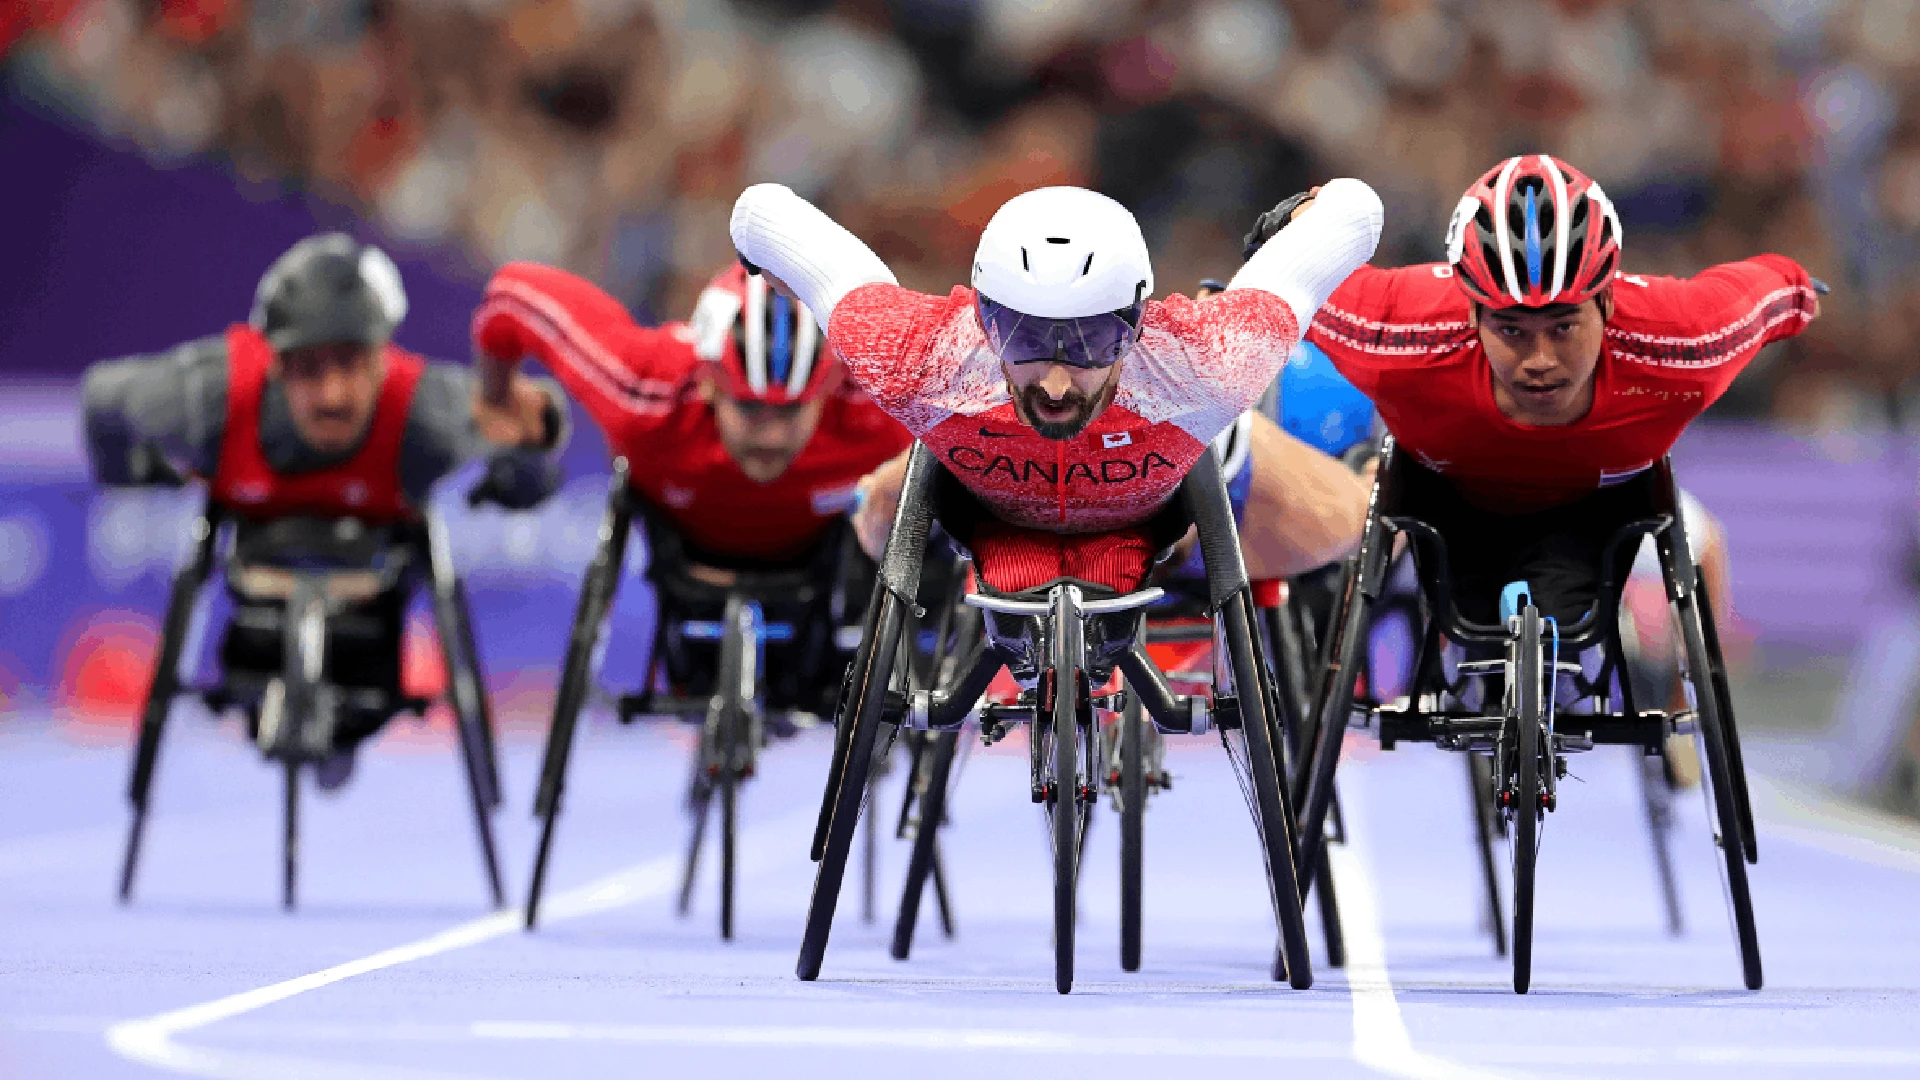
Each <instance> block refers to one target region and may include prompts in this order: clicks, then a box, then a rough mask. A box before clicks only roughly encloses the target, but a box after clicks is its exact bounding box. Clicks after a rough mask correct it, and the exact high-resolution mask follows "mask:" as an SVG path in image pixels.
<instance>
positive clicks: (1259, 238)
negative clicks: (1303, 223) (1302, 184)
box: [1240, 191, 1313, 259]
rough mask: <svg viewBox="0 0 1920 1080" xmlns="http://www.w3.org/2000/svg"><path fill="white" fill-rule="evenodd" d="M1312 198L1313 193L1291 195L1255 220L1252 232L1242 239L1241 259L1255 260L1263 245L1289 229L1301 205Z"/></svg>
mask: <svg viewBox="0 0 1920 1080" xmlns="http://www.w3.org/2000/svg"><path fill="white" fill-rule="evenodd" d="M1311 198H1313V193H1312V192H1310V191H1303V192H1301V193H1299V194H1298V195H1289V196H1287V197H1286V198H1284V199H1281V200H1280V204H1279V205H1278V206H1275V207H1274V208H1273V209H1271V210H1269V211H1267V212H1266V213H1264V214H1261V215H1260V216H1259V217H1257V218H1254V219H1253V229H1252V231H1250V232H1248V233H1247V235H1246V236H1244V237H1242V238H1241V241H1240V242H1241V243H1242V244H1243V245H1244V248H1243V250H1242V251H1241V253H1240V257H1241V258H1243V259H1251V258H1253V253H1254V252H1256V251H1259V250H1260V247H1261V245H1263V244H1265V243H1266V242H1267V241H1269V240H1271V239H1273V234H1274V233H1277V232H1279V231H1280V230H1281V229H1284V228H1286V227H1287V223H1288V222H1290V221H1292V220H1293V214H1294V211H1296V210H1298V209H1300V204H1301V203H1303V202H1306V201H1307V200H1308V199H1311Z"/></svg>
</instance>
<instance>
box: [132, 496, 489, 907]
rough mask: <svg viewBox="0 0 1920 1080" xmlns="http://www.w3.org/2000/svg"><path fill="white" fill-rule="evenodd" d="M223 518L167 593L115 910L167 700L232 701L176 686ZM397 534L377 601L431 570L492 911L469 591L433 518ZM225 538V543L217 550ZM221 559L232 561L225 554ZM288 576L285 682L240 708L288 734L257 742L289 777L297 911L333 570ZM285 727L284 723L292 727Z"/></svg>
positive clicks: (225, 694)
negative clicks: (396, 557) (401, 557)
mask: <svg viewBox="0 0 1920 1080" xmlns="http://www.w3.org/2000/svg"><path fill="white" fill-rule="evenodd" d="M229 517H230V515H229V512H228V511H227V510H226V509H225V508H224V507H221V506H219V505H217V504H214V503H209V504H208V505H207V507H206V509H205V510H204V511H203V512H202V514H201V515H200V517H199V518H198V519H197V520H196V521H195V522H194V526H193V542H192V546H191V549H190V550H189V552H188V555H187V557H186V559H185V560H184V561H183V562H182V564H181V565H180V567H179V568H178V569H177V570H176V571H175V572H174V576H173V582H172V585H171V587H170V589H169V592H168V598H167V608H166V614H165V617H164V620H163V623H162V630H161V635H160V645H159V655H158V658H157V660H156V663H155V667H154V674H153V679H152V682H151V684H150V685H149V687H148V690H147V697H146V701H145V702H144V703H143V705H142V707H141V710H140V728H139V735H138V737H137V739H136V741H135V744H134V755H133V771H132V777H131V780H130V782H129V784H128V791H127V797H128V801H129V802H131V803H132V807H133V817H132V822H131V824H130V825H129V828H128V833H127V845H126V851H125V855H124V857H123V859H122V862H121V869H120V901H121V902H122V903H128V902H130V901H131V900H132V898H133V882H134V876H135V873H136V872H137V870H138V867H139V861H140V851H141V845H142V843H143V841H144V838H145V835H146V823H147V810H148V805H149V799H150V796H151V794H152V787H153V776H154V770H155V768H156V766H157V764H158V760H159V753H160V740H161V736H162V735H163V733H164V732H165V729H166V724H167V720H168V717H169V715H170V713H171V711H172V706H173V703H174V701H175V700H176V699H178V698H180V697H182V696H186V695H195V696H198V697H200V698H201V699H202V700H203V701H205V702H207V703H208V704H209V705H211V706H216V707H224V706H225V705H227V704H231V703H233V702H234V701H235V700H236V699H235V696H234V695H233V694H232V693H231V692H230V687H229V682H228V680H227V679H223V680H222V681H221V682H220V683H218V684H216V685H211V686H197V685H191V684H190V680H187V679H183V678H182V677H181V674H180V666H181V662H182V660H183V658H185V657H187V656H188V655H189V654H190V653H192V652H197V642H193V641H191V640H190V639H193V638H196V637H197V636H198V635H197V634H195V633H194V621H195V614H196V612H197V610H198V608H199V605H200V602H201V600H202V589H203V588H204V587H205V585H206V583H207V579H208V578H209V577H211V576H212V574H213V571H214V566H215V563H216V561H218V560H219V558H220V556H221V551H222V548H223V546H225V547H227V548H231V547H232V541H231V539H230V538H231V535H232V533H233V531H234V530H233V529H232V528H226V526H227V525H229V524H233V525H234V526H235V528H237V527H238V525H237V520H235V521H232V522H230V521H229ZM398 530H399V539H398V541H397V544H396V545H395V546H397V547H401V548H405V549H407V551H408V553H409V565H407V566H406V567H404V568H402V569H401V570H400V571H399V573H398V575H397V576H396V577H395V578H394V579H393V580H390V581H385V582H383V584H382V587H381V595H384V594H385V593H386V591H387V590H388V589H404V590H409V591H410V590H411V589H413V588H414V587H415V585H416V583H417V577H416V575H417V574H418V567H419V566H422V565H424V566H425V567H426V577H427V584H428V587H429V592H430V598H431V603H432V609H433V617H434V623H435V626H436V628H437V629H438V630H439V635H438V636H439V639H440V648H441V656H442V659H443V661H444V662H445V664H446V668H447V700H448V704H449V705H450V706H451V707H452V709H453V713H454V718H455V724H454V730H455V734H456V736H457V738H458V739H459V743H460V756H461V762H462V765H463V766H464V769H465V772H466V777H467V790H468V794H469V797H470V799H471V802H472V807H473V814H474V824H475V829H476V832H477V834H478V837H479V841H480V855H481V860H482V863H483V865H484V870H485V873H486V878H487V887H488V890H489V892H490V894H491V896H492V899H493V904H494V907H496V908H499V907H502V906H504V905H505V902H506V901H505V893H504V891H503V890H502V888H501V884H500V867H499V858H498V855H497V847H496V845H495V843H494V837H493V825H492V820H491V814H492V812H493V810H494V809H495V808H497V807H498V806H499V805H500V774H499V766H498V764H497V762H498V751H497V749H496V739H495V732H494V723H493V711H492V704H491V702H490V700H489V699H488V696H487V692H486V687H485V684H484V682H483V681H482V679H481V676H480V654H479V650H478V648H477V647H476V645H475V641H474V637H473V618H472V613H471V609H470V607H469V605H468V602H467V594H466V587H465V585H464V584H463V583H462V582H461V581H460V579H459V577H458V575H456V574H455V572H454V569H453V558H452V551H451V548H450V547H449V544H448V540H447V532H446V526H445V524H444V523H443V522H442V521H441V520H440V518H439V515H438V514H436V513H434V512H433V511H431V510H429V511H428V512H427V513H426V514H425V515H424V516H423V517H422V519H421V520H420V521H418V522H406V523H401V524H400V525H399V526H398ZM223 537H227V538H229V539H228V540H227V542H226V543H225V544H224V545H223V542H222V540H223ZM228 558H229V561H230V562H231V560H232V558H233V555H232V553H231V552H229V555H228ZM287 573H289V574H290V575H291V576H292V578H293V579H294V587H293V590H292V594H291V595H290V596H289V597H288V599H287V600H286V612H287V616H286V618H287V622H286V623H285V624H284V626H283V628H282V636H283V639H284V642H285V649H286V662H285V664H284V665H283V667H282V675H281V677H280V678H279V679H276V680H274V682H273V683H270V684H269V689H268V691H267V693H268V694H269V695H272V694H273V690H272V687H274V686H279V687H280V688H281V694H280V697H281V700H280V701H278V702H262V703H261V704H259V705H254V704H248V705H246V708H247V709H248V711H249V712H250V713H253V714H254V715H255V716H256V717H259V715H260V713H262V712H265V711H267V709H268V708H269V706H271V707H272V708H273V709H275V710H277V712H276V716H277V717H278V718H279V720H278V722H277V723H276V724H275V725H274V726H275V727H276V728H283V729H284V732H285V733H284V734H282V733H281V731H279V730H276V731H264V730H263V732H262V734H261V738H260V741H261V743H262V750H263V751H264V752H265V753H266V754H267V756H268V757H270V758H273V759H276V760H278V761H280V763H281V765H282V767H283V770H284V774H285V783H284V789H285V790H284V799H283V828H282V834H281V835H282V846H281V867H282V871H281V904H282V906H283V907H285V908H286V909H287V910H292V908H293V907H294V898H295V888H296V884H297V876H298V854H299V809H300V787H299V771H300V766H301V765H303V764H307V763H310V762H312V761H313V760H315V755H317V754H319V753H321V752H323V751H324V749H325V748H322V747H316V746H308V745H304V743H305V741H306V740H303V739H302V738H300V736H301V735H302V734H303V733H304V732H305V728H306V717H305V715H304V714H305V713H306V712H307V711H309V710H310V709H312V708H314V707H316V706H317V702H318V699H319V697H320V696H321V695H324V694H326V693H327V692H328V691H329V690H331V687H330V686H329V685H328V684H326V683H325V682H323V681H321V680H320V679H319V678H318V676H317V674H315V673H318V672H320V671H322V670H323V666H322V664H323V658H324V650H325V647H326V639H327V634H326V620H327V619H328V618H329V617H330V616H331V614H332V612H331V610H330V605H329V603H328V602H327V599H326V593H327V589H326V585H327V578H328V577H329V574H330V573H331V572H329V571H308V570H289V571H287ZM395 647H396V648H398V647H401V643H400V642H396V643H395ZM195 659H197V657H195ZM430 704H431V702H429V701H426V700H422V699H417V698H404V697H403V698H396V699H394V700H391V701H383V702H382V703H381V706H382V707H385V708H390V710H391V711H389V712H388V713H387V717H388V719H391V718H392V716H393V715H394V714H395V713H398V712H401V711H403V710H405V711H411V712H413V713H414V714H415V715H416V716H418V715H421V714H422V713H424V712H425V710H426V709H427V707H428V706H429V705H430ZM288 720H291V725H290V726H288V724H287V721H288Z"/></svg>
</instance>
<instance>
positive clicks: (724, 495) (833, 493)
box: [473, 263, 912, 563]
mask: <svg viewBox="0 0 1920 1080" xmlns="http://www.w3.org/2000/svg"><path fill="white" fill-rule="evenodd" d="M473 339H474V343H475V344H476V345H477V346H478V347H479V348H480V349H481V350H482V351H483V352H485V353H486V354H488V355H490V356H500V357H521V356H535V357H538V358H539V359H540V361H541V362H542V363H543V364H545V365H546V366H547V369H548V370H550V371H552V372H553V374H554V376H555V377H556V378H558V379H559V380H560V382H561V384H562V385H564V386H565V387H566V389H567V392H568V393H569V394H571V395H572V396H573V398H574V399H575V400H576V401H579V402H580V403H581V405H583V406H584V407H585V408H586V410H587V412H588V414H589V415H591V416H592V417H593V420H594V422H595V423H596V424H598V425H599V426H600V429H601V431H603V432H604V433H605V434H606V437H607V443H608V445H609V446H611V447H612V448H613V452H614V453H616V454H619V455H621V456H623V457H625V458H626V459H627V461H628V462H629V463H630V464H631V465H632V467H633V473H632V476H633V486H634V488H635V489H636V490H638V491H639V492H640V493H641V494H642V495H643V496H644V497H645V498H646V499H647V501H648V502H649V503H650V504H651V505H652V506H653V507H654V508H655V509H656V510H657V511H658V512H659V513H661V514H662V515H664V517H665V518H666V520H667V521H668V522H669V523H670V524H671V525H672V526H673V528H674V529H675V530H676V531H677V532H679V533H680V535H682V536H683V537H685V538H686V539H687V541H688V542H689V543H690V544H691V545H693V547H694V548H696V549H697V550H698V551H699V552H702V553H706V554H709V555H712V556H719V557H724V558H726V559H729V560H742V561H752V562H760V563H784V562H790V561H792V560H795V559H798V558H800V557H802V556H804V555H805V554H806V552H807V551H808V549H810V548H811V547H813V545H815V544H816V543H818V542H819V540H820V539H821V537H822V536H823V535H824V534H825V533H826V531H827V529H828V527H829V526H830V525H831V524H832V523H833V521H834V520H835V519H836V518H839V517H841V516H842V515H844V514H845V513H846V512H847V511H848V510H849V509H851V508H852V506H853V497H854V488H855V485H856V484H857V483H858V482H859V480H860V478H861V477H863V476H865V475H866V474H867V473H869V472H872V471H873V470H874V469H875V468H878V467H879V466H880V465H881V464H882V463H883V462H885V461H886V460H887V459H888V458H891V457H893V456H894V455H896V454H898V453H900V451H902V450H904V449H906V448H907V446H908V445H909V444H910V443H911V442H912V439H911V438H910V437H909V436H908V435H907V433H906V432H905V431H904V430H902V429H901V427H900V425H899V424H896V423H894V422H893V421H892V420H890V419H888V418H887V416H886V414H885V413H883V412H881V411H880V409H879V408H878V407H876V406H875V405H874V403H873V401H872V399H870V398H868V397H867V396H866V395H865V394H862V393H860V392H859V391H858V390H856V389H854V388H853V387H851V386H847V387H844V388H843V389H841V390H838V391H836V392H834V393H833V394H831V395H830V396H829V397H828V399H827V401H826V407H825V411H824V412H823V413H822V414H821V417H820V426H819V427H818V428H817V429H816V430H815V431H814V434H813V438H812V439H811V440H809V441H808V443H807V445H806V447H805V448H804V449H803V450H801V451H800V453H799V455H798V456H797V457H795V458H794V459H793V464H792V465H790V466H789V467H788V468H787V471H786V472H784V473H782V474H781V475H780V476H779V478H778V479H775V480H773V481H772V482H770V483H766V484H761V483H757V482H755V481H753V480H751V479H749V478H748V477H747V475H746V474H745V473H743V472H741V471H740V466H739V465H738V464H736V463H735V462H734V460H733V457H732V456H731V455H730V454H728V453H727V450H726V448H725V447H724V446H723V445H722V444H721V442H720V433H719V429H718V428H717V427H716V425H715V422H714V419H713V410H712V408H711V406H709V405H708V404H707V403H706V402H705V401H703V400H702V399H701V398H700V396H699V384H698V380H697V379H696V377H695V376H696V375H697V373H698V371H699V366H700V364H701V360H700V358H699V357H698V356H697V355H696V354H695V352H694V347H693V337H692V334H691V333H690V332H689V330H688V329H687V327H686V326H684V325H682V324H669V325H667V326H665V327H661V328H658V329H654V328H647V327H642V326H639V325H637V324H635V323H634V321H633V319H632V317H631V316H629V315H628V314H627V311H626V309H625V308H624V307H622V306H621V305H620V303H619V301H617V300H615V299H613V297H611V296H608V295H607V294H606V293H604V292H602V291H601V290H599V289H598V288H596V287H594V286H593V285H592V284H590V283H589V282H587V281H585V280H583V279H581V278H579V277H576V276H574V275H572V274H569V273H566V272H565V271H562V270H555V269H552V268H551V267H545V266H538V265H534V264H531V263H513V264H511V265H508V266H506V267H504V268H502V269H501V270H500V272H499V273H497V274H495V275H494V278H493V280H492V281H490V282H488V283H487V291H486V297H485V299H484V300H483V301H482V302H481V305H480V310H479V311H478V312H477V313H475V315H474V321H473Z"/></svg>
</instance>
